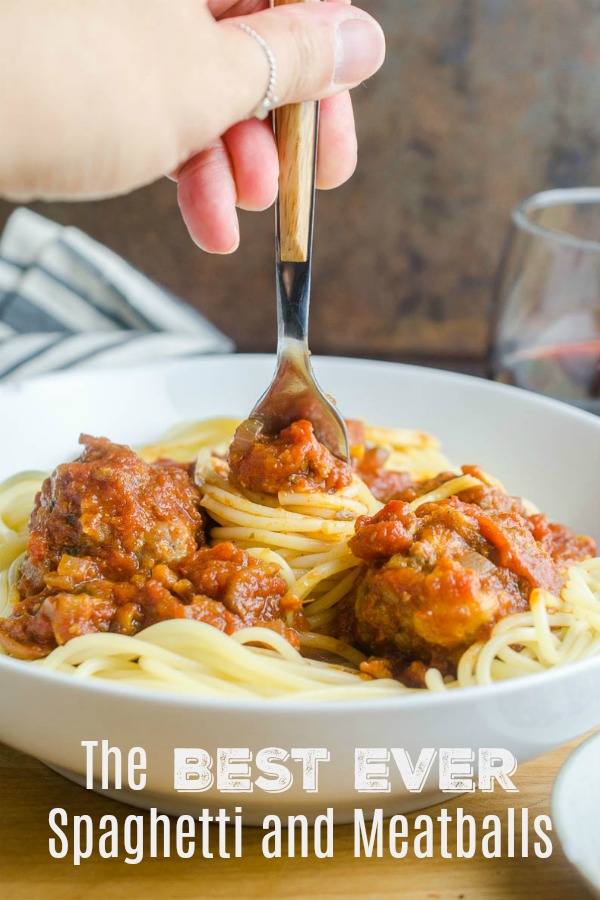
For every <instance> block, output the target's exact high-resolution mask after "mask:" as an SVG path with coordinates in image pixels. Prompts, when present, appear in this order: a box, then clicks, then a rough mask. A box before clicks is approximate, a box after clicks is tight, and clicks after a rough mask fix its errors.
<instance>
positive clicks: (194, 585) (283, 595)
mask: <svg viewBox="0 0 600 900" xmlns="http://www.w3.org/2000/svg"><path fill="white" fill-rule="evenodd" d="M83 442H84V444H85V450H84V452H83V454H82V456H81V457H80V459H78V460H76V461H75V462H72V463H68V464H65V465H62V466H59V467H58V469H57V470H56V471H55V472H54V474H53V475H52V476H51V477H50V478H48V479H47V480H46V481H45V482H44V485H43V486H42V490H41V492H40V494H39V496H38V497H37V499H36V505H35V509H34V511H33V514H32V517H31V532H30V537H29V541H28V545H27V556H26V559H25V562H24V564H23V571H22V577H21V581H20V585H19V590H20V595H21V600H20V602H18V603H17V604H16V605H15V607H14V608H13V610H12V613H11V615H10V616H7V617H6V618H3V619H0V645H2V647H3V648H4V650H5V651H6V652H7V653H9V654H10V655H12V656H18V657H22V658H25V659H35V658H38V657H42V656H45V655H47V654H48V653H50V652H51V651H52V650H53V649H54V648H55V647H56V646H58V645H61V644H65V643H66V642H67V641H70V640H71V639H72V638H75V637H78V636H80V635H85V634H93V633H98V632H114V633H118V634H126V635H134V634H137V633H138V632H139V631H141V630H142V629H144V628H147V627H148V626H150V625H153V624H155V623H157V622H162V621H164V620H166V619H183V618H185V619H195V620H197V621H200V622H205V623H206V624H209V625H211V626H213V627H214V628H218V629H219V630H220V631H223V632H225V633H226V634H231V633H233V632H234V631H238V630H239V629H241V628H246V627H248V626H253V625H262V626H264V627H266V628H271V629H273V630H275V631H277V632H278V633H279V634H281V635H282V636H283V637H285V638H286V640H288V641H289V642H290V643H292V644H293V645H294V646H298V635H297V631H296V629H300V628H303V627H306V622H305V620H304V618H303V616H302V612H301V607H302V603H301V601H300V600H299V599H298V598H297V597H294V596H293V595H289V594H288V593H287V585H286V582H285V581H284V579H283V578H282V577H281V575H280V574H279V571H278V570H277V568H276V567H274V566H272V565H266V564H264V563H262V562H260V561H259V560H256V559H254V558H253V557H251V556H250V555H249V554H248V553H246V552H245V551H244V550H240V549H239V548H236V547H234V546H233V544H219V545H218V546H217V547H213V548H209V547H206V546H203V545H204V542H205V536H204V529H203V513H202V511H201V509H200V500H201V495H200V491H199V489H198V488H197V486H196V485H195V484H194V482H193V481H192V478H191V474H190V471H189V470H188V468H187V467H186V466H181V465H179V464H175V463H169V462H168V461H166V460H161V461H160V462H159V463H155V464H153V465H149V464H148V463H145V462H144V461H143V460H142V459H140V458H139V457H138V456H137V455H136V454H135V453H134V452H133V451H132V450H130V449H129V448H128V447H123V446H120V445H118V444H111V443H110V441H107V440H105V439H103V438H88V437H84V438H83Z"/></svg>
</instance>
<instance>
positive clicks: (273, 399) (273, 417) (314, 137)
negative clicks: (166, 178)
mask: <svg viewBox="0 0 600 900" xmlns="http://www.w3.org/2000/svg"><path fill="white" fill-rule="evenodd" d="M318 131H319V104H318V103H316V102H309V103H298V104H293V105H289V106H284V107H280V108H279V109H278V110H276V112H275V132H276V139H277V148H278V154H279V170H280V174H279V195H278V199H277V205H276V238H275V253H276V287H277V323H278V337H277V367H276V370H275V375H274V377H273V380H272V382H271V384H270V386H269V387H268V388H267V391H266V392H265V393H264V394H263V396H262V397H261V398H260V400H259V401H258V403H257V404H256V406H255V407H254V409H253V410H252V412H251V413H250V416H249V418H248V419H246V420H245V421H244V422H243V423H242V424H241V425H240V427H239V428H238V431H237V433H236V439H237V440H240V439H241V440H242V441H246V440H252V439H253V438H254V437H256V436H258V435H259V434H265V435H273V436H275V435H277V434H278V433H279V432H280V431H281V429H282V428H285V427H286V426H287V425H290V424H291V423H292V422H294V421H295V420H296V419H308V421H309V422H310V423H311V424H312V426H313V428H314V431H315V435H316V437H317V438H318V440H319V441H321V443H323V444H324V445H325V446H326V447H327V448H328V449H329V450H330V451H331V452H332V453H333V454H334V456H337V457H339V458H340V459H343V460H345V461H346V462H347V461H348V459H349V452H348V435H347V432H346V426H345V424H344V420H343V418H342V416H341V415H340V414H339V412H338V411H337V409H336V408H335V406H334V405H333V403H332V402H331V401H330V400H329V399H328V398H327V397H326V396H325V394H324V393H323V391H322V390H321V388H320V387H319V385H318V384H317V381H316V379H315V376H314V373H313V370H312V366H311V363H310V351H309V349H308V313H309V302H310V282H311V262H312V237H313V221H314V203H315V182H316V161H317V145H318ZM237 440H236V442H237Z"/></svg>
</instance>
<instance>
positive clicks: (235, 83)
mask: <svg viewBox="0 0 600 900" xmlns="http://www.w3.org/2000/svg"><path fill="white" fill-rule="evenodd" d="M235 21H236V22H243V23H245V24H246V25H248V26H249V27H250V28H252V29H254V31H256V32H257V34H259V35H260V36H261V37H262V38H263V39H264V40H265V41H266V43H267V45H268V46H269V48H270V49H271V52H272V53H273V56H274V58H275V61H276V64H277V81H276V85H275V90H274V93H275V95H276V97H277V100H278V105H283V104H286V103H299V102H300V101H303V100H320V99H322V98H324V97H329V96H331V95H332V94H336V93H339V92H340V91H344V90H347V89H348V88H352V87H355V86H356V85H357V84H359V83H360V82H361V81H364V80H365V79H366V78H369V77H370V76H371V75H373V74H374V73H375V72H376V71H377V69H379V67H380V66H381V64H382V63H383V60H384V56H385V38H384V35H383V31H382V29H381V27H380V26H379V25H378V23H377V22H376V21H375V19H373V18H372V16H370V15H369V14H368V13H366V12H363V11H362V10H360V9H357V8H356V7H352V6H346V5H341V4H338V3H315V2H306V3H292V4H289V5H286V6H279V7H277V8H275V9H267V10H264V11H263V12H259V13H255V14H254V15H251V16H243V17H240V18H239V19H236V20H235ZM218 29H219V32H220V35H219V40H220V48H219V49H220V53H219V58H220V61H221V64H222V72H223V78H221V79H219V81H218V83H216V84H214V92H215V94H220V96H215V97H214V98H213V100H214V102H215V103H216V104H218V105H220V108H221V109H222V110H223V113H224V114H228V115H229V118H230V122H228V123H227V124H233V122H235V121H239V120H240V119H244V118H247V117H248V116H250V115H252V112H253V110H255V109H256V107H257V106H258V105H259V103H260V102H261V100H262V99H263V98H264V96H265V92H266V88H267V84H268V81H269V75H270V65H269V62H268V59H267V54H266V53H265V50H264V48H262V47H261V46H260V43H259V42H258V41H257V40H256V38H254V37H253V36H252V35H250V34H248V33H247V32H245V31H243V30H242V29H241V28H237V27H236V25H235V22H233V21H232V20H231V19H228V20H224V21H222V22H220V23H219V25H218ZM217 108H219V106H217Z"/></svg>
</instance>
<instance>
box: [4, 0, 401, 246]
mask: <svg viewBox="0 0 600 900" xmlns="http://www.w3.org/2000/svg"><path fill="white" fill-rule="evenodd" d="M267 7H268V2H267V0H175V2H173V0H128V2H127V3H122V2H121V0H88V2H86V3H81V2H80V0H55V2H53V3H52V4H51V7H50V6H49V5H48V4H47V0H28V2H27V4H23V3H22V2H20V0H5V3H4V4H3V7H2V10H1V11H0V28H1V30H2V32H3V33H4V34H11V35H12V36H13V41H12V44H11V46H10V52H7V53H5V54H3V56H2V59H0V78H1V79H2V81H3V83H4V84H10V85H11V91H10V92H8V91H7V92H4V94H3V96H2V97H1V98H0V119H1V120H2V121H3V135H2V142H0V193H1V194H3V195H4V196H6V197H9V198H10V199H15V200H19V201H23V200H29V199H34V198H40V199H51V198H52V199H74V198H80V199H83V198H98V197H104V196H110V195H115V194H119V193H124V192H126V191H130V190H132V189H134V188H136V187H139V186H141V185H143V184H147V183H148V182H150V181H153V180H155V179H156V178H158V177H159V176H160V175H162V174H164V173H165V172H171V173H173V172H175V173H176V176H175V177H176V178H177V181H178V197H179V203H180V206H181V210H182V213H183V216H184V219H185V221H186V224H187V226H188V228H189V231H190V233H191V235H192V237H193V238H194V240H195V241H196V243H198V244H199V245H200V246H202V247H204V248H205V249H206V250H209V251H211V252H217V253H219V252H220V253H223V252H230V251H232V250H234V249H235V248H236V247H237V244H238V241H239V229H238V223H237V213H236V205H238V206H240V207H243V208H247V209H262V208H265V207H266V206H268V205H269V204H270V203H272V202H273V199H274V197H275V194H276V190H277V169H278V164H277V153H276V148H275V143H274V140H273V134H272V131H271V129H270V126H269V124H268V123H267V122H259V121H258V120H257V119H250V120H247V121H246V117H247V116H249V115H250V114H251V112H252V110H254V109H255V108H256V106H257V105H258V103H259V102H260V100H261V99H262V98H263V96H264V93H265V87H266V84H267V80H268V76H269V66H268V62H267V59H266V55H265V53H264V51H263V50H262V49H261V47H260V46H259V44H258V43H257V41H256V40H255V39H254V38H252V37H251V36H249V35H248V34H245V33H244V32H243V31H242V30H241V29H239V28H236V27H233V26H232V22H231V19H232V17H236V18H237V17H242V18H241V19H240V21H244V22H246V23H247V24H248V25H250V26H251V27H252V28H254V29H255V30H256V31H257V32H258V33H259V34H261V35H262V36H263V37H264V39H265V40H266V41H267V43H268V44H269V46H270V47H271V49H272V51H273V53H274V55H275V58H276V60H277V67H278V79H277V87H276V93H277V96H278V98H279V100H280V102H281V103H282V104H283V103H291V102H298V101H301V100H306V99H323V100H324V102H323V109H322V122H321V134H320V137H321V141H320V151H319V160H318V183H319V186H320V187H325V188H327V187H334V186H336V185H338V184H340V183H342V182H343V181H345V180H346V179H347V178H348V177H349V176H350V175H351V173H352V171H353V169H354V165H355V159H356V138H355V133H354V125H353V118H352V108H351V104H350V100H349V96H348V94H347V88H349V87H353V86H354V85H355V84H357V83H359V82H360V81H362V80H364V79H365V78H367V77H369V76H370V75H371V74H373V72H374V71H376V70H377V68H379V66H380V65H381V62H382V60H383V55H384V39H383V35H382V32H381V29H380V28H379V26H378V25H377V24H376V23H375V22H374V20H373V19H372V18H371V17H370V16H368V15H367V14H366V13H364V12H362V11H361V10H358V9H356V8H352V7H350V6H349V3H348V2H346V0H334V2H328V3H301V4H292V5H288V6H283V7H278V8H277V9H268V8H267Z"/></svg>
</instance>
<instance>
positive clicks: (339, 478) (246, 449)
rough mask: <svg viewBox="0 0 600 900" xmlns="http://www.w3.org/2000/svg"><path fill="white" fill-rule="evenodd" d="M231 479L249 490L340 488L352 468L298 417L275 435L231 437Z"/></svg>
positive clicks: (349, 477)
mask: <svg viewBox="0 0 600 900" xmlns="http://www.w3.org/2000/svg"><path fill="white" fill-rule="evenodd" d="M229 465H230V468H231V477H232V480H233V481H234V482H235V483H236V484H238V485H239V486H240V487H242V488H245V489H246V490H248V491H255V492H257V493H264V494H277V493H279V491H290V490H291V491H325V492H327V493H333V492H334V491H339V490H341V489H342V488H343V487H345V486H346V485H348V484H350V482H351V481H352V469H351V468H350V466H348V465H347V464H346V463H344V462H342V461H341V460H339V459H336V457H335V456H333V454H332V453H330V451H329V450H328V449H327V447H325V446H324V445H323V444H321V443H320V442H319V441H318V440H317V438H316V437H315V433H314V430H313V427H312V425H311V424H310V422H307V421H306V420H305V419H299V420H298V421H297V422H293V423H292V424H291V425H290V426H289V427H288V428H284V429H283V431H281V432H280V433H279V435H278V436H277V437H274V438H273V437H267V436H266V435H261V434H258V435H255V436H253V440H252V441H251V442H248V443H247V442H246V441H245V440H241V439H240V437H239V435H238V436H236V437H235V438H234V440H233V443H232V445H231V448H230V451H229Z"/></svg>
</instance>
